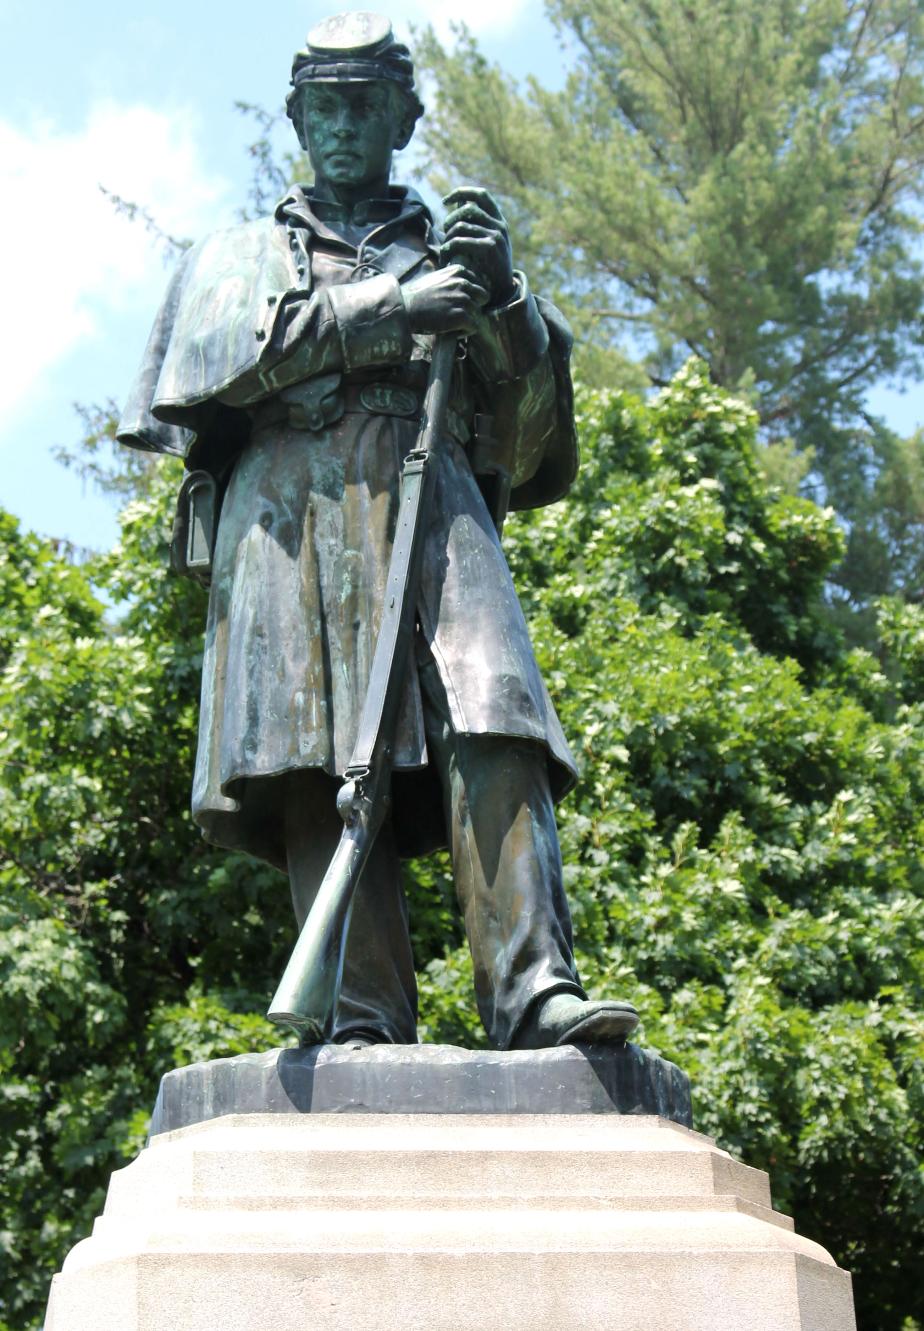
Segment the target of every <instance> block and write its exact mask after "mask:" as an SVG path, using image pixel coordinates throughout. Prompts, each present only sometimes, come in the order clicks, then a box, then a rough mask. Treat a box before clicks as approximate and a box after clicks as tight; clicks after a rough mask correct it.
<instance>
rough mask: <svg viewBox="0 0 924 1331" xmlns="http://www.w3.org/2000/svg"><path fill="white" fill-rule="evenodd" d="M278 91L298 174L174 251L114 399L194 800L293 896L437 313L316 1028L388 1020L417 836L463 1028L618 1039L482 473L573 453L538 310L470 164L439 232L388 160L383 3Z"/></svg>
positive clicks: (352, 732)
mask: <svg viewBox="0 0 924 1331" xmlns="http://www.w3.org/2000/svg"><path fill="white" fill-rule="evenodd" d="M287 106H288V113H289V116H290V117H291V119H292V121H293V124H294V126H295V130H296V133H297V134H298V137H299V142H300V143H301V145H302V147H303V148H304V149H305V150H306V151H307V152H308V154H309V157H310V160H311V165H312V168H313V170H314V183H313V185H312V186H311V187H307V186H300V185H296V186H293V188H292V189H291V190H290V192H289V193H288V194H287V195H286V197H285V198H284V199H282V200H281V201H280V203H279V204H278V206H277V208H276V210H275V213H274V215H273V216H272V217H267V218H262V219H260V220H258V221H255V222H248V223H244V224H242V225H240V226H236V227H233V228H231V229H229V230H226V231H222V232H218V233H216V234H214V235H212V236H209V237H208V238H207V239H205V240H204V241H202V242H201V243H200V244H199V245H197V246H195V247H194V248H193V249H191V250H190V251H189V252H188V253H187V254H186V255H185V256H184V258H183V260H182V261H181V263H180V265H179V267H178V269H177V271H176V273H175V275H174V278H173V281H172V282H171V285H170V288H169V290H168V292H167V296H166V299H165V301H164V304H163V306H162V309H161V311H160V313H159V315H158V318H157V320H156V322H155V326H154V329H153V332H152V334H151V338H150V341H149V343H148V348H147V352H146V354H145V358H144V362H143V365H142V368H141V371H140V374H139V377H138V379H137V381H136V384H135V386H134V389H133V391H132V393H131V396H130V399H129V402H128V405H127V407H126V410H125V412H124V414H123V418H122V422H121V425H120V431H119V438H120V439H121V440H122V441H123V442H124V443H127V444H130V445H132V446H134V447H141V448H148V449H154V450H157V451H161V452H168V453H178V454H180V455H182V456H183V457H184V458H185V460H186V465H187V468H188V469H189V472H190V475H189V478H188V480H187V483H186V484H185V485H184V488H183V492H182V494H181V508H180V513H179V518H178V526H177V536H176V541H175V548H176V552H177V553H176V556H175V558H176V560H177V561H178V562H179V564H180V565H181V566H185V571H188V572H190V573H192V574H193V575H194V576H200V577H203V576H205V571H206V569H207V568H208V569H209V570H210V582H211V590H210V597H209V610H208V623H207V628H206V639H205V655H204V662H203V682H202V708H201V716H200V731H199V749H198V755H197V759H196V773H195V781H194V788H193V814H194V817H195V820H196V822H197V823H198V824H199V826H200V827H201V828H202V830H203V832H204V834H205V835H206V837H207V838H208V839H209V840H210V841H213V842H215V843H216V844H218V845H222V846H227V847H231V848H239V849H243V850H246V851H249V852H250V853H251V854H254V855H257V856H260V857H262V858H263V859H265V860H268V861H269V862H270V863H272V864H274V865H276V866H277V867H278V868H280V869H282V870H283V871H286V872H288V875H289V880H290V883H291V890H292V898H293V902H294V905H295V913H296V917H297V920H298V923H299V926H300V927H301V926H302V925H303V924H304V922H305V919H306V917H307V916H308V913H309V910H310V908H311V906H312V902H313V901H314V899H315V897H316V894H317V892H318V887H319V884H320V883H321V880H322V878H324V875H325V871H326V870H327V868H328V865H329V863H330V861H331V857H332V855H333V854H334V851H335V849H336V847H337V845H338V840H339V839H340V835H341V829H342V822H341V816H343V817H347V814H346V812H345V811H344V807H343V806H344V804H349V802H350V801H349V799H347V800H346V801H344V799H343V798H342V797H341V809H340V813H338V808H337V795H338V789H339V788H340V786H341V782H342V780H343V777H344V774H345V773H347V771H348V769H349V767H350V762H351V757H352V755H353V752H354V745H355V744H356V740H357V733H358V730H359V726H360V714H361V711H362V708H363V702H364V699H365V698H366V694H367V690H368V688H369V680H370V672H371V670H372V663H373V656H374V653H375V648H376V640H377V635H378V631H379V626H380V623H381V622H382V614H383V605H384V604H385V597H386V581H387V579H388V576H389V561H390V557H391V552H392V547H393V545H395V544H396V538H395V528H396V521H397V516H398V505H399V497H400V496H399V488H400V487H399V478H400V477H401V475H402V460H403V459H404V458H405V457H406V456H408V455H411V454H414V453H415V450H418V446H419V439H418V434H419V431H420V428H421V419H422V417H423V416H425V415H426V411H425V403H424V398H425V394H426V392H427V385H428V382H429V383H431V390H432V381H433V377H434V376H433V375H432V374H431V373H430V369H429V364H430V361H431V358H433V359H435V353H434V345H439V339H440V338H443V339H444V341H443V346H444V347H445V345H446V342H445V339H446V337H447V336H448V337H451V338H452V340H453V341H455V340H456V339H457V340H458V353H459V354H458V355H457V356H456V358H455V362H454V366H453V365H452V363H451V361H450V362H447V361H446V360H445V357H446V353H445V351H444V352H443V353H441V354H442V355H443V363H444V365H445V364H448V365H449V366H450V368H451V369H452V375H451V383H450V381H449V379H448V378H447V385H448V403H447V404H446V409H445V411H444V412H443V416H444V419H442V420H441V421H440V429H439V432H438V433H439V441H440V446H439V449H438V451H436V452H435V453H434V456H433V459H432V462H433V466H432V499H431V502H430V509H429V512H428V515H427V518H426V522H425V529H424V531H423V537H422V558H421V561H420V571H419V585H418V586H417V587H416V589H415V593H416V594H415V595H414V598H413V605H412V610H416V615H415V616H414V620H413V621H412V627H413V641H412V642H411V645H410V652H409V655H408V658H407V662H406V665H405V666H404V668H403V669H402V672H401V676H400V678H401V681H402V689H401V693H400V709H398V715H397V719H396V726H395V734H394V743H393V745H390V744H389V745H387V746H386V747H387V748H388V749H389V758H388V761H389V767H390V769H391V779H390V782H389V783H388V785H389V789H387V790H385V791H384V792H382V795H383V798H385V799H387V800H388V807H387V815H386V816H385V817H384V818H383V819H382V825H381V828H380V830H379V831H378V833H377V835H375V837H374V841H373V843H372V844H371V850H370V851H369V853H368V859H367V860H366V862H365V867H364V868H363V870H362V874H361V877H360V878H359V884H358V888H357V890H356V895H355V900H354V904H353V910H352V917H351V920H350V923H349V931H348V935H347V940H346V948H345V954H344V956H343V967H342V984H341V987H340V991H339V1000H338V1001H337V1004H336V1010H335V1012H334V1013H333V1017H332V1020H331V1021H330V1023H329V1028H328V1029H326V1030H324V1032H323V1033H324V1035H326V1037H327V1038H330V1039H332V1040H333V1041H336V1042H339V1043H360V1044H362V1043H379V1042H394V1043H398V1044H405V1043H414V1042H416V1039H417V1034H416V985H415V978H414V968H413V962H412V956H411V947H410V942H409V938H408V926H407V907H406V904H405V901H404V897H403V893H402V889H401V884H400V875H399V864H398V857H399V856H401V855H408V854H420V853H422V852H424V851H426V850H428V849H432V848H434V847H436V846H438V845H440V844H448V845H449V848H450V851H451V856H452V864H453V874H454V878H455V885H456V889H457V892H458V897H459V901H460V905H461V909H462V913H463V917H464V922H465V928H466V931H467V934H468V939H469V943H470V946H471V949H472V955H473V958H474V970H475V989H476V997H477V1001H478V1008H479V1012H480V1014H481V1018H482V1020H483V1022H484V1025H485V1028H486V1030H487V1032H488V1035H489V1037H490V1039H491V1041H492V1042H493V1043H494V1044H495V1045H496V1046H497V1047H498V1048H501V1049H517V1048H535V1047H541V1046H548V1045H554V1044H562V1043H573V1042H582V1041H587V1042H599V1041H609V1040H623V1039H625V1037H626V1036H627V1035H628V1034H630V1033H631V1031H632V1030H633V1029H634V1028H635V1026H636V1024H637V1022H638V1016H637V1014H636V1012H635V1009H634V1008H633V1007H632V1006H631V1005H630V1004H628V1003H623V1002H597V1003H594V1002H589V1001H588V1000H587V998H586V995H585V994H584V992H583V990H582V989H581V986H580V982H579V980H578V976H577V972H576V969H575V965H574V958H573V955H572V941H571V923H570V917H569V913H568V906H567V902H566V900H565V895H564V891H563V887H562V871H561V857H560V852H559V847H558V838H557V833H556V828H555V817H554V800H555V799H558V798H560V797H561V796H562V795H563V794H564V793H565V792H566V791H567V790H568V788H569V787H570V785H571V784H572V782H573V779H574V774H575V767H574V761H573V758H572V756H571V753H570V751H569V749H568V746H567V744H566V742H565V739H564V736H563V734H562V732H561V728H560V725H559V722H558V719H557V717H556V715H555V712H554V709H553V707H552V704H551V701H550V699H549V697H548V694H547V692H546V690H545V687H544V685H543V683H542V680H541V678H540V676H539V672H538V668H537V666H536V662H535V659H534V656H533V652H532V649H531V646H530V643H529V638H528V634H527V629H526V624H525V621H524V619H523V614H522V611H521V609H520V606H519V603H518V601H517V598H516V594H515V592H514V588H513V584H512V581H511V578H510V573H509V571H508V569H507V565H506V562H505V560H504V556H503V553H502V550H501V544H500V539H499V534H498V532H499V528H500V526H501V524H502V522H503V517H504V513H505V512H506V509H507V506H508V504H509V507H510V508H513V509H517V508H530V507H536V506H539V505H542V504H548V503H551V502H553V501H554V500H556V499H559V498H561V496H562V495H563V494H565V492H566V491H567V489H568V486H569V484H570V482H571V480H572V479H573V476H574V473H575V469H576V466H577V452H576V443H575V437H574V424H573V417H572V407H571V385H570V378H569V372H568V359H569V353H570V345H571V343H570V335H569V332H568V328H567V325H566V324H565V322H564V320H563V319H562V317H561V315H560V314H559V313H558V312H557V311H556V310H555V309H554V307H553V306H551V305H549V304H548V303H546V302H543V301H542V300H540V299H538V298H537V297H534V296H533V294H532V293H531V292H530V289H529V286H528V283H527V281H526V278H525V276H524V275H523V274H522V273H520V272H517V271H516V270H514V268H513V265H512V260H511V253H510V243H509V239H508V234H507V227H506V225H505V223H504V220H503V217H502V215H501V212H500V209H499V208H498V206H497V204H496V203H495V201H494V200H493V199H492V197H491V196H490V194H488V193H487V191H484V190H478V189H459V190H456V191H454V192H453V193H452V194H451V195H449V196H448V197H447V199H446V200H444V203H445V204H446V206H447V207H448V209H449V211H448V214H447V216H446V219H445V222H444V225H443V230H442V232H440V231H439V230H438V229H437V227H436V226H435V225H434V222H433V219H432V218H431V216H430V213H429V211H428V209H427V208H426V206H425V205H424V204H423V202H422V201H421V199H420V198H419V197H418V196H417V195H416V194H415V193H414V191H413V190H410V189H408V188H405V187H402V186H396V185H391V184H390V183H389V177H390V170H391V159H392V154H393V152H394V151H395V150H396V149H400V148H403V147H404V146H405V145H406V144H407V142H408V141H409V139H410V137H411V134H412V132H413V129H414V125H415V123H416V121H417V119H418V117H419V116H420V114H421V112H422V110H423V108H422V106H421V104H420V101H419V99H418V97H417V95H416V93H415V91H414V74H413V66H412V63H411V59H410V56H409V53H408V50H407V48H406V47H405V46H403V45H401V44H399V43H398V42H397V41H396V40H395V38H394V36H393V34H392V30H391V25H390V23H389V22H388V20H387V19H384V18H382V17H380V16H378V15H374V14H368V13H357V14H344V15H340V16H338V17H337V18H334V19H329V20H326V21H325V22H323V23H321V24H320V25H318V27H316V28H315V29H314V30H313V31H312V32H311V34H310V35H309V38H308V42H307V46H306V48H305V49H304V50H302V51H299V52H298V53H297V55H296V57H295V60H294V64H293V69H292V90H291V92H290V93H289V97H288V102H287ZM434 339H437V340H436V343H435V341H434ZM437 377H438V376H437ZM426 410H427V411H429V412H430V415H431V416H432V406H431V407H430V408H427V409H426ZM431 433H432V428H431ZM406 470H407V468H405V471H406ZM388 594H389V601H390V599H391V591H390V590H389V593H388ZM293 1024H295V1023H293ZM305 1030H306V1031H308V1032H309V1033H310V1032H311V1030H312V1028H311V1026H310V1024H309V1025H307V1026H306V1027H305ZM311 1038H317V1031H314V1033H313V1034H312V1035H311Z"/></svg>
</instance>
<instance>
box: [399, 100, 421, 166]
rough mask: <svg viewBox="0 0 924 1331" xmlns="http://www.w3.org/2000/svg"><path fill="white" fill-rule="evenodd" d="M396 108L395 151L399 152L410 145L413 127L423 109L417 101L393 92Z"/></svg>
mask: <svg viewBox="0 0 924 1331" xmlns="http://www.w3.org/2000/svg"><path fill="white" fill-rule="evenodd" d="M395 98H396V101H397V106H396V112H397V114H396V120H397V124H396V128H395V151H396V152H400V151H401V149H402V148H406V147H407V145H408V144H409V143H410V141H411V138H412V136H413V133H414V126H415V125H416V124H417V121H418V119H419V118H420V115H421V112H422V111H423V107H422V106H421V105H420V103H419V102H418V101H417V99H416V97H415V98H414V100H413V101H411V99H410V98H409V97H405V96H404V95H403V93H401V92H399V91H398V90H397V89H396V90H395Z"/></svg>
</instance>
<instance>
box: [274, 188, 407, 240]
mask: <svg viewBox="0 0 924 1331" xmlns="http://www.w3.org/2000/svg"><path fill="white" fill-rule="evenodd" d="M275 216H276V220H277V221H278V222H282V223H283V224H285V225H288V226H293V225H294V226H300V227H307V228H308V229H309V230H310V231H312V232H313V233H314V234H315V235H316V236H318V237H319V238H323V239H324V240H328V241H332V242H334V243H337V242H338V241H339V242H342V241H343V234H342V231H341V229H340V228H341V227H342V226H343V225H345V224H349V223H352V224H353V225H354V226H366V225H369V224H373V225H374V231H375V236H376V241H377V243H379V244H381V243H382V241H384V242H385V243H386V244H387V243H388V240H389V239H390V234H389V233H390V232H391V230H392V227H395V229H396V230H399V229H400V230H404V229H405V228H406V227H408V226H409V225H411V226H415V227H420V228H421V230H422V231H423V233H424V234H425V235H427V236H429V233H430V230H431V228H432V226H433V218H432V215H431V213H430V210H429V208H428V207H427V205H426V204H425V203H424V201H423V199H421V197H420V195H419V194H418V193H417V191H416V190H414V189H411V187H410V186H409V185H391V186H389V189H388V194H387V196H386V197H385V198H384V199H366V200H363V202H362V203H360V204H358V205H357V206H356V208H354V209H353V211H352V213H350V212H349V211H348V210H347V209H346V208H343V207H341V206H340V205H338V204H335V203H330V202H328V201H327V200H326V199H324V200H322V199H315V198H314V197H313V195H312V192H311V190H310V188H308V187H306V186H303V185H293V186H292V188H291V189H290V190H289V192H288V194H286V196H285V197H284V198H283V199H280V201H279V203H278V204H277V205H276V210H275ZM338 224H339V225H338ZM371 234H372V233H370V238H371ZM380 237H381V239H380Z"/></svg>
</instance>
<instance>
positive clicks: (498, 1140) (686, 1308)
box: [45, 1113, 855, 1331]
mask: <svg viewBox="0 0 924 1331" xmlns="http://www.w3.org/2000/svg"><path fill="white" fill-rule="evenodd" d="M45 1326H46V1331H214V1328H216V1327H220V1328H221V1331H267V1328H269V1327H271V1328H272V1331H306V1329H307V1328H309V1327H310V1328H311V1329H312V1331H346V1329H347V1328H349V1329H350V1331H406V1328H408V1327H420V1328H423V1329H424V1331H510V1328H515V1327H525V1326H528V1327H529V1328H530V1331H561V1328H563V1327H568V1328H570V1329H571V1331H655V1329H657V1331H668V1329H669V1331H744V1329H745V1328H747V1331H796V1329H797V1328H798V1329H799V1331H854V1328H855V1322H854V1317H853V1306H852V1298H851V1288H850V1277H849V1275H847V1274H846V1272H844V1271H841V1270H839V1269H838V1268H837V1267H836V1266H835V1265H834V1263H833V1262H832V1260H831V1258H830V1257H829V1256H828V1255H827V1253H826V1252H825V1251H824V1250H823V1249H822V1248H820V1247H819V1246H818V1245H817V1244H815V1243H811V1242H809V1241H808V1240H807V1239H802V1238H799V1237H798V1236H797V1235H796V1234H794V1233H793V1231H792V1224H791V1222H790V1221H788V1220H787V1219H786V1218H785V1217H783V1216H780V1215H778V1214H776V1213H775V1212H774V1211H773V1210H772V1209H771V1205H770V1192H769V1186H768V1181H767V1177H766V1175H765V1174H763V1173H761V1172H759V1171H758V1170H755V1169H750V1168H748V1167H747V1166H745V1165H741V1164H738V1163H737V1162H736V1161H734V1160H733V1159H732V1158H731V1156H729V1155H728V1154H727V1153H726V1152H724V1151H720V1150H718V1149H717V1148H716V1146H715V1145H714V1144H713V1143H712V1142H711V1141H710V1140H709V1139H708V1138H706V1137H703V1136H701V1135H700V1134H699V1133H696V1132H692V1131H690V1130H689V1129H686V1128H683V1127H680V1126H678V1125H677V1124H674V1123H670V1122H668V1121H666V1120H665V1119H658V1118H653V1117H647V1116H641V1115H639V1116H621V1115H616V1114H576V1115H570V1116H563V1115H561V1116H560V1115H540V1114H536V1115H527V1114H520V1115H513V1116H504V1117H502V1116H499V1115H498V1116H492V1115H485V1114H480V1115H443V1114H432V1115H429V1116H427V1117H422V1116H419V1115H402V1114H394V1113H392V1114H387V1115H377V1114H349V1115H346V1116H344V1115H335V1114H308V1115H294V1114H292V1115H285V1116H282V1115H279V1114H249V1115H233V1116H228V1117H225V1118H218V1119H215V1120H213V1121H211V1122H203V1123H200V1124H198V1125H196V1126H193V1127H187V1128H183V1129H181V1130H178V1131H174V1132H169V1133H164V1134H161V1135H159V1136H156V1137H154V1138H153V1139H152V1141H151V1144H150V1145H149V1146H148V1147H147V1148H146V1149H145V1150H144V1151H143V1152H142V1153H141V1155H140V1156H139V1158H138V1159H137V1160H135V1161H134V1162H133V1163H132V1164H130V1165H129V1166H128V1167H127V1168H126V1169H123V1170H119V1171H117V1172H116V1173H114V1174H113V1176H112V1181H111V1183H110V1188H109V1195H108V1198H107V1201H106V1208H105V1211H104V1214H103V1215H102V1217H101V1218H100V1219H99V1220H98V1221H97V1223H96V1226H95V1228H94V1232H93V1235H92V1237H91V1238H89V1239H86V1240H85V1241H84V1242H83V1243H80V1244H78V1245H77V1247H76V1248H74V1249H73V1251H72V1252H71V1253H70V1255H69V1256H68V1258H67V1261H66V1262H65V1264H64V1269H63V1271H62V1273H61V1274H60V1275H58V1276H56V1277H55V1280H54V1283H53V1286H52V1295H51V1300H50V1303H49V1310H48V1318H47V1321H46V1324H45Z"/></svg>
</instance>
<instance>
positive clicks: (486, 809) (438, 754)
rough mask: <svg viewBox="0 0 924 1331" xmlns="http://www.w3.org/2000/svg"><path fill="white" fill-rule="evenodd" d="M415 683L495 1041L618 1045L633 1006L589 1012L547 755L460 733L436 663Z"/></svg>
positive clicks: (535, 747) (518, 743)
mask: <svg viewBox="0 0 924 1331" xmlns="http://www.w3.org/2000/svg"><path fill="white" fill-rule="evenodd" d="M420 679H421V684H422V685H423V688H424V694H425V698H426V703H427V706H426V721H427V747H428V750H429V752H430V754H431V756H432V757H433V759H434V760H435V762H436V764H437V766H438V768H439V771H440V777H441V780H442V784H443V798H444V806H445V814H446V823H447V831H448V837H449V844H450V849H451V852H452V865H453V877H454V879H455V886H456V892H457V893H458V897H459V902H460V905H461V907H462V912H463V916H464V919H465V929H466V933H467V934H468V940H469V946H470V947H471V950H472V960H473V962H474V971H475V997H476V1001H477V1003H478V1011H479V1013H480V1015H481V1020H482V1021H483V1022H484V1026H485V1030H486V1031H487V1033H488V1036H489V1038H490V1040H491V1041H492V1043H493V1044H494V1045H495V1046H496V1047H497V1048H498V1049H536V1048H545V1047H549V1046H552V1045H557V1044H572V1043H575V1044H580V1043H589V1044H594V1043H600V1042H610V1041H616V1042H619V1041H622V1040H625V1038H626V1037H627V1035H630V1034H631V1033H632V1031H633V1030H634V1029H635V1027H636V1026H637V1025H638V1013H637V1012H636V1011H635V1008H634V1007H633V1006H632V1004H631V1003H625V1002H621V1001H613V1000H606V1001H602V1002H590V1001H589V1000H588V999H587V995H586V994H585V993H584V990H583V989H582V988H581V985H580V982H579V979H578V974H577V968H576V967H575V964H574V955H573V952H572V942H571V915H570V912H569V910H568V902H567V899H566V897H565V891H564V886H563V882H562V864H561V851H560V849H559V844H558V831H557V828H556V826H555V808H554V803H553V800H552V795H551V790H550V787H549V773H548V759H547V757H546V753H545V750H544V749H543V747H542V745H541V744H538V743H536V742H535V741H532V740H525V739H513V738H509V737H504V736H494V735H459V734H456V733H455V732H454V731H453V729H452V725H451V722H450V716H449V708H448V706H447V704H446V695H445V691H444V689H443V685H442V682H441V680H440V678H439V674H438V672H437V670H436V667H435V665H434V663H433V662H432V661H430V662H427V663H425V664H423V665H422V666H421V668H420Z"/></svg>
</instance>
